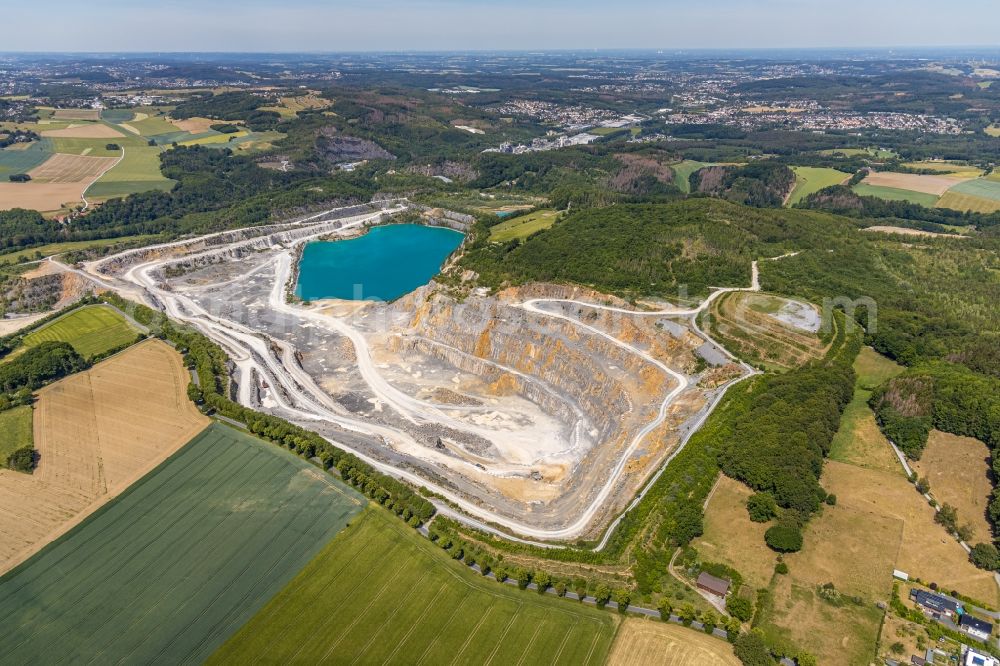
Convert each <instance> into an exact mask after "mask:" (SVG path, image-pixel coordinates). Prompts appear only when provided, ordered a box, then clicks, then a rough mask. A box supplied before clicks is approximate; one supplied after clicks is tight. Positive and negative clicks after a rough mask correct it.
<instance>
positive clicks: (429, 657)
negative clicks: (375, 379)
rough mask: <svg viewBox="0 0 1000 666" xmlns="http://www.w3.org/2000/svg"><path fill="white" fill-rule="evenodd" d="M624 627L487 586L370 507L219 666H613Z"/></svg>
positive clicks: (559, 603) (217, 660) (245, 631)
mask: <svg viewBox="0 0 1000 666" xmlns="http://www.w3.org/2000/svg"><path fill="white" fill-rule="evenodd" d="M616 620H617V618H616V617H615V615H613V614H612V613H608V612H604V611H598V610H596V609H594V608H590V607H586V606H583V605H581V604H579V603H578V602H572V601H566V600H561V599H556V598H554V597H551V596H540V595H538V594H537V593H535V592H522V591H520V590H518V589H517V588H516V587H512V586H510V585H502V584H499V583H497V582H495V581H493V580H491V579H486V578H482V577H481V576H479V575H478V574H477V573H476V572H474V571H472V570H471V569H469V568H467V567H465V566H464V565H462V564H459V563H457V562H454V561H452V560H451V559H450V558H448V556H447V555H446V554H445V553H444V552H443V551H441V550H440V549H438V548H437V547H435V546H434V545H433V544H432V543H431V542H430V541H427V540H426V539H424V538H423V537H421V536H419V535H418V534H416V533H415V532H414V531H413V530H412V529H410V528H407V527H406V526H405V525H403V524H402V523H400V522H399V521H398V520H396V519H395V518H393V517H390V516H389V514H388V513H387V512H386V511H385V510H383V509H381V508H378V507H374V506H372V507H370V508H369V509H368V510H366V511H365V513H364V514H363V515H362V516H361V517H360V518H359V519H358V520H357V521H356V522H355V523H353V524H352V525H351V526H350V527H349V528H347V529H346V530H344V531H343V532H341V533H340V534H339V535H337V537H336V538H335V539H334V540H333V541H331V542H330V544H329V545H328V546H327V547H326V548H324V549H323V551H322V552H321V553H320V554H319V555H318V556H317V557H316V559H315V560H313V561H312V562H311V563H310V564H309V566H307V567H306V568H305V569H303V570H302V572H301V573H300V574H299V575H298V576H297V577H296V578H295V580H293V581H292V582H291V583H290V584H289V585H288V587H286V588H285V589H284V590H282V591H281V593H280V594H278V595H277V596H276V597H275V598H274V599H272V600H271V602H270V603H268V604H267V605H266V606H265V607H264V608H263V609H261V611H260V612H259V613H258V614H257V615H256V616H255V617H254V618H253V619H252V620H251V621H250V622H248V623H247V625H246V626H244V627H243V628H242V629H241V630H240V631H239V632H238V633H236V634H235V635H234V636H233V637H232V638H230V639H229V641H228V642H226V644H225V645H223V646H222V648H221V649H220V650H219V651H218V652H216V653H215V654H214V655H212V658H211V659H210V660H209V663H212V664H245V663H283V664H289V663H302V664H313V663H320V662H323V661H333V662H344V663H346V662H348V661H351V659H352V658H353V663H363V664H390V663H392V664H444V663H459V664H486V663H493V664H517V663H524V664H543V663H544V664H581V665H583V664H603V663H604V661H605V659H606V657H607V654H608V650H609V648H610V646H611V642H612V639H613V637H614V634H615V628H616Z"/></svg>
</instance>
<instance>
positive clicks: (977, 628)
mask: <svg viewBox="0 0 1000 666" xmlns="http://www.w3.org/2000/svg"><path fill="white" fill-rule="evenodd" d="M958 628H959V629H961V630H962V631H964V632H965V633H967V634H969V635H970V636H973V637H975V638H978V639H979V640H981V641H988V640H989V639H990V634H992V633H993V625H992V624H990V623H989V622H985V621H983V620H980V619H979V618H978V617H972V616H971V615H969V614H968V613H966V614H965V615H963V616H962V619H961V620H959V621H958Z"/></svg>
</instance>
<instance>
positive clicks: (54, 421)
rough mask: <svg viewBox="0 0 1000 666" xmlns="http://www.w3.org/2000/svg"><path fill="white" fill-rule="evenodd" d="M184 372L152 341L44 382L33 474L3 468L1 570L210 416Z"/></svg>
mask: <svg viewBox="0 0 1000 666" xmlns="http://www.w3.org/2000/svg"><path fill="white" fill-rule="evenodd" d="M187 383H188V372H187V369H186V368H185V367H184V365H183V363H182V362H181V357H180V355H179V354H178V353H177V352H176V351H175V350H174V349H173V348H171V347H170V346H169V345H167V344H165V343H163V342H160V341H158V340H150V341H147V342H144V343H142V344H139V345H136V346H134V347H132V348H131V349H129V350H128V351H126V352H124V353H122V354H119V355H117V356H115V357H113V358H110V359H108V360H107V361H104V362H103V363H99V364H97V365H96V366H94V367H93V368H91V369H90V370H89V371H87V372H83V373H79V374H76V375H72V376H70V377H67V378H66V379H63V380H61V381H59V382H56V383H54V384H51V385H49V386H47V387H45V388H43V389H42V390H41V391H39V393H38V401H37V403H36V405H35V412H34V440H35V449H36V450H37V451H38V453H39V463H38V467H37V468H36V470H35V473H34V474H32V475H27V474H21V473H18V472H12V471H9V470H6V469H0V507H2V510H0V534H3V535H4V538H3V539H0V572H4V571H7V570H9V569H10V568H12V567H13V566H15V565H17V564H18V563H19V562H21V561H23V560H24V559H27V557H29V556H30V555H32V554H33V553H35V552H37V551H38V550H39V549H41V548H42V547H43V546H45V544H47V543H49V542H50V541H52V540H54V539H55V538H56V537H58V536H59V535H61V534H63V533H64V532H66V531H67V530H69V529H70V528H71V527H73V526H74V525H75V524H77V523H78V522H80V521H81V520H83V519H84V518H85V517H86V516H88V515H89V514H90V513H92V512H93V511H94V510H96V509H97V508H98V507H99V506H101V505H102V504H104V503H105V502H107V501H108V500H109V499H111V498H112V497H114V496H116V495H118V494H119V493H121V492H122V491H123V490H125V489H126V488H128V486H129V485H131V484H132V483H133V482H134V481H136V480H137V479H139V478H140V477H142V476H143V475H144V474H146V473H147V472H148V471H149V470H151V469H153V468H154V467H155V466H156V465H158V464H159V463H161V462H162V461H163V460H165V459H166V458H167V457H168V456H170V455H171V454H173V453H174V452H175V451H177V449H179V448H180V447H181V446H183V445H184V444H185V443H186V442H188V441H189V440H190V439H191V438H192V437H194V436H195V435H196V434H197V433H198V432H200V431H201V430H202V429H204V428H205V426H206V425H208V423H209V419H208V418H207V417H205V416H203V415H202V414H201V413H200V412H199V411H198V410H197V408H195V406H194V405H193V404H192V403H191V402H190V401H189V400H188V399H187V393H186V389H187Z"/></svg>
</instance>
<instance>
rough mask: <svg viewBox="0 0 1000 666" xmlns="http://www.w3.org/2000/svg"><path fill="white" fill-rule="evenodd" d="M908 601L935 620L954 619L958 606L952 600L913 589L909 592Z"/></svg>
mask: <svg viewBox="0 0 1000 666" xmlns="http://www.w3.org/2000/svg"><path fill="white" fill-rule="evenodd" d="M910 599H912V600H913V602H914V603H915V604H917V606H918V607H919V608H920V609H921V610H923V611H924V613H927V614H929V615H930V616H931V617H933V618H935V619H939V618H941V617H947V618H954V617H956V616H957V615H958V604H957V603H956V602H954V601H953V600H951V599H949V598H947V597H942V596H941V595H940V594H933V593H931V592H925V591H924V590H918V589H916V588H913V589H911V590H910Z"/></svg>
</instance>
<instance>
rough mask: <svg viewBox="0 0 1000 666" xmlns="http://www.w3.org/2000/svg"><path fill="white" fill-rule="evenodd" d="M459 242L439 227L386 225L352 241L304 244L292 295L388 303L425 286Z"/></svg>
mask: <svg viewBox="0 0 1000 666" xmlns="http://www.w3.org/2000/svg"><path fill="white" fill-rule="evenodd" d="M463 238H465V235H464V234H462V233H460V232H458V231H453V230H451V229H447V228H444V227H425V226H422V225H419V224H390V225H386V226H380V227H374V228H372V229H370V230H369V231H368V233H366V234H365V235H364V236H359V237H357V238H351V239H348V240H340V241H317V242H314V243H309V244H308V245H306V247H305V250H303V252H302V259H301V261H300V262H299V282H298V285H297V286H296V289H295V293H296V294H297V295H298V296H299V298H301V299H303V300H306V301H314V300H317V299H320V298H341V299H345V300H349V301H372V300H383V301H391V300H393V299H395V298H399V297H400V296H402V295H404V294H408V293H410V292H411V291H413V290H414V289H416V288H417V287H420V286H422V285H424V284H427V282H428V281H430V279H431V278H432V277H434V276H435V275H437V273H438V271H439V270H440V269H441V264H443V263H444V260H445V259H447V258H448V255H449V254H451V253H452V252H454V251H455V248H457V247H458V246H459V245H461V244H462V239H463Z"/></svg>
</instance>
